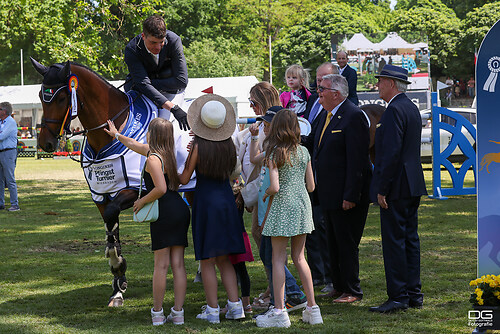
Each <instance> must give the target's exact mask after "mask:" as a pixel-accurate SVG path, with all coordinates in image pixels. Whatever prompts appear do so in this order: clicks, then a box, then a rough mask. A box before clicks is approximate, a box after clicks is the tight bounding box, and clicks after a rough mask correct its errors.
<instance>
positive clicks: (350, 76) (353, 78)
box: [337, 51, 359, 105]
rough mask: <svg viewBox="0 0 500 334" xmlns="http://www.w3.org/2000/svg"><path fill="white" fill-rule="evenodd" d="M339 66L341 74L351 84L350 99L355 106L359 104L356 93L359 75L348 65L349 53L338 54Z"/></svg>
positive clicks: (341, 52)
mask: <svg viewBox="0 0 500 334" xmlns="http://www.w3.org/2000/svg"><path fill="white" fill-rule="evenodd" d="M337 64H338V65H339V73H340V74H342V75H343V76H344V77H345V78H346V79H347V83H348V84H349V96H348V97H347V99H349V100H350V101H351V102H352V103H354V104H355V105H358V104H359V100H358V94H357V93H356V89H357V87H356V86H357V85H358V74H357V73H356V70H355V69H353V68H352V67H351V66H349V65H347V53H345V52H344V51H340V52H339V53H337Z"/></svg>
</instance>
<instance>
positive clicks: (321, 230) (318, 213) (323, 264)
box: [304, 62, 338, 292]
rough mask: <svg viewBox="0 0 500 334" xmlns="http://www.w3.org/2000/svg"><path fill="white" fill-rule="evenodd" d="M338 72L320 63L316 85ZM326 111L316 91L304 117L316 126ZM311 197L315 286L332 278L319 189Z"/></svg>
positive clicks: (310, 237) (310, 253) (311, 256)
mask: <svg viewBox="0 0 500 334" xmlns="http://www.w3.org/2000/svg"><path fill="white" fill-rule="evenodd" d="M337 73H338V70H337V67H336V66H335V65H333V64H332V63H331V62H326V63H323V64H321V65H319V66H318V68H317V69H316V87H317V86H321V82H322V81H323V76H325V75H327V74H337ZM325 112H326V111H325V109H323V107H322V106H321V104H320V103H319V97H318V93H317V92H314V93H313V94H312V95H311V96H310V97H309V100H307V105H306V110H305V112H304V118H305V119H307V120H308V121H309V123H311V128H316V127H317V126H318V123H319V119H320V118H321V117H319V116H320V115H321V114H323V113H325ZM309 154H310V155H311V156H312V154H313V151H312V150H310V151H309ZM309 197H310V198H311V203H312V209H313V221H314V231H312V233H311V234H308V235H307V238H306V250H307V263H308V264H309V268H311V275H312V279H313V284H314V285H315V286H317V285H324V284H327V285H330V284H331V282H332V280H331V278H330V261H329V255H328V253H329V252H328V242H327V236H326V225H325V221H324V219H323V212H322V209H321V206H320V205H319V200H318V193H317V191H316V190H314V191H313V192H312V193H310V194H309ZM325 292H326V291H325Z"/></svg>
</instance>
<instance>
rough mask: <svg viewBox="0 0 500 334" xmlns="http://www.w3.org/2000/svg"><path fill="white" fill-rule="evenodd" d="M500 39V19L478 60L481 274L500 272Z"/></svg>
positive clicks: (478, 220) (478, 209) (479, 241)
mask: <svg viewBox="0 0 500 334" xmlns="http://www.w3.org/2000/svg"><path fill="white" fill-rule="evenodd" d="M499 40H500V21H498V22H497V23H495V25H494V26H493V27H492V28H491V29H490V31H489V32H488V33H487V34H486V36H485V38H484V40H483V42H482V44H481V48H480V49H479V55H478V58H477V62H476V82H477V83H478V85H477V87H478V91H477V138H476V139H477V159H478V160H477V162H478V165H477V166H478V172H477V177H476V179H477V252H478V254H477V262H478V263H477V271H478V276H482V275H487V274H494V275H498V274H500V89H497V87H496V86H497V79H498V72H500V43H498V41H499ZM481 88H482V89H481Z"/></svg>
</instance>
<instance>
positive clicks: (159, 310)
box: [105, 118, 190, 325]
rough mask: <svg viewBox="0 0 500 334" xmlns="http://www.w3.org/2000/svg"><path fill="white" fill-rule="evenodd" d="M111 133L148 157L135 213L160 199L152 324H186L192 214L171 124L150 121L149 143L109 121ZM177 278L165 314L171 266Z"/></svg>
mask: <svg viewBox="0 0 500 334" xmlns="http://www.w3.org/2000/svg"><path fill="white" fill-rule="evenodd" d="M108 125H109V130H106V129H105V131H106V132H107V133H108V134H109V135H110V136H114V137H116V139H117V140H119V141H120V142H121V143H123V144H124V145H125V146H127V147H128V148H130V149H131V150H133V151H135V152H137V153H139V154H141V155H144V156H147V157H148V158H147V160H146V165H145V171H144V182H145V184H146V188H147V190H148V194H147V195H145V196H143V197H142V198H140V199H138V200H137V201H135V203H134V212H137V211H139V210H140V209H141V208H142V207H143V206H144V205H145V204H146V203H149V202H153V201H154V200H156V199H158V202H159V203H158V204H159V205H158V207H159V217H158V220H157V221H155V222H152V223H150V232H151V245H152V249H153V251H154V272H153V308H152V309H151V317H152V321H153V325H163V324H164V323H165V322H167V321H169V322H173V323H174V324H176V325H181V324H183V323H184V309H183V308H182V306H183V304H184V299H185V297H186V285H187V278H186V268H185V266H184V248H185V247H186V246H187V231H188V227H189V219H190V213H189V208H188V206H187V204H186V203H185V202H184V200H183V199H182V198H181V196H180V195H179V193H178V192H177V189H178V187H179V176H178V174H177V163H176V160H175V150H174V137H173V126H172V123H170V122H169V121H167V120H165V119H163V118H155V119H153V120H152V121H151V123H150V124H149V128H148V133H147V141H148V143H147V144H142V143H139V142H138V141H136V140H134V139H132V138H128V137H126V136H124V135H121V134H120V133H119V132H118V131H117V130H116V127H115V125H114V123H113V122H112V121H109V120H108ZM169 265H170V266H171V268H172V273H173V276H174V296H175V301H174V306H173V307H172V308H171V312H170V314H169V315H168V316H167V317H165V316H164V314H163V307H162V305H163V298H164V296H165V287H166V276H167V271H168V266H169Z"/></svg>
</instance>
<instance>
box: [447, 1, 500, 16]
mask: <svg viewBox="0 0 500 334" xmlns="http://www.w3.org/2000/svg"><path fill="white" fill-rule="evenodd" d="M442 1H443V3H444V4H445V5H446V6H448V7H450V8H452V9H453V10H454V11H455V13H456V14H457V16H458V17H459V18H460V19H462V20H463V19H465V17H466V16H467V14H468V13H469V12H472V11H473V10H474V9H475V8H479V7H482V6H484V5H485V4H487V3H493V2H497V3H498V0H442Z"/></svg>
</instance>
